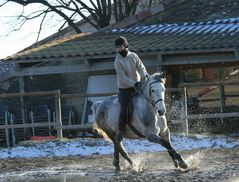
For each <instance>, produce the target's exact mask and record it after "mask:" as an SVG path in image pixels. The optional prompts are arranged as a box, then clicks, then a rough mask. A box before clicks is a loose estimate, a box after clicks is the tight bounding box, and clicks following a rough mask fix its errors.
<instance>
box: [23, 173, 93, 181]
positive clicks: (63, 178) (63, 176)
mask: <svg viewBox="0 0 239 182" xmlns="http://www.w3.org/2000/svg"><path fill="white" fill-rule="evenodd" d="M97 179H98V178H97V177H93V176H82V175H69V174H60V175H56V176H52V177H48V178H44V179H32V180H30V181H29V180H27V181H29V182H96V181H98V180H97Z"/></svg>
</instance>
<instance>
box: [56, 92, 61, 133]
mask: <svg viewBox="0 0 239 182" xmlns="http://www.w3.org/2000/svg"><path fill="white" fill-rule="evenodd" d="M60 95H61V93H60V90H58V93H57V95H56V96H55V109H56V125H57V126H62V118H61V97H60ZM57 137H58V138H63V133H62V128H61V127H58V128H57Z"/></svg>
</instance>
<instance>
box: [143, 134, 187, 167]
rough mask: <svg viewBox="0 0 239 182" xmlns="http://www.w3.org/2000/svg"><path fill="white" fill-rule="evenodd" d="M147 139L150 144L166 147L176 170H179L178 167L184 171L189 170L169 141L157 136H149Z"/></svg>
mask: <svg viewBox="0 0 239 182" xmlns="http://www.w3.org/2000/svg"><path fill="white" fill-rule="evenodd" d="M147 139H148V140H149V141H150V142H153V143H158V144H160V145H162V146H164V147H165V148H166V149H167V150H168V153H169V155H170V157H171V158H172V160H173V162H174V165H175V167H176V168H178V166H179V167H181V168H183V169H187V168H188V166H187V164H186V162H185V161H184V160H183V158H182V157H181V156H180V154H178V153H177V152H176V151H175V150H174V148H173V147H172V145H171V143H170V142H169V141H167V140H165V139H163V138H161V137H160V136H158V135H156V134H153V135H149V136H147Z"/></svg>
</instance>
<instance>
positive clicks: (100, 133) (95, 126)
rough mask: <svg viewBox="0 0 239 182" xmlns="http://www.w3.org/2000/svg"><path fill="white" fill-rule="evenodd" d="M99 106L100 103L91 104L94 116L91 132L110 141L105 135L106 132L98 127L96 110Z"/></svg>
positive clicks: (98, 121)
mask: <svg viewBox="0 0 239 182" xmlns="http://www.w3.org/2000/svg"><path fill="white" fill-rule="evenodd" d="M100 104H101V101H99V102H96V103H94V104H93V106H92V107H93V114H94V124H93V130H94V132H96V133H98V134H99V135H101V136H102V137H103V138H104V139H106V140H110V137H109V136H108V135H107V134H106V132H105V131H104V130H103V129H102V128H101V127H100V119H99V118H100V117H99V116H98V114H100V113H97V109H98V107H99V105H100ZM101 119H102V118H101Z"/></svg>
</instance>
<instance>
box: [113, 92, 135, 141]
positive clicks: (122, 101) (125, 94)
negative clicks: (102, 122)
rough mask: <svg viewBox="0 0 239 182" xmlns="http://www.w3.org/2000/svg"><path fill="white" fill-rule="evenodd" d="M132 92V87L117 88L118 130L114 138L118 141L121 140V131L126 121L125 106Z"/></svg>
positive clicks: (122, 131) (123, 129)
mask: <svg viewBox="0 0 239 182" xmlns="http://www.w3.org/2000/svg"><path fill="white" fill-rule="evenodd" d="M132 92H134V88H127V89H119V101H120V116H119V127H118V132H117V133H116V136H115V139H116V140H117V141H119V142H120V141H122V140H123V133H124V131H125V127H126V123H127V106H128V103H129V100H130V95H131V94H132Z"/></svg>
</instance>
